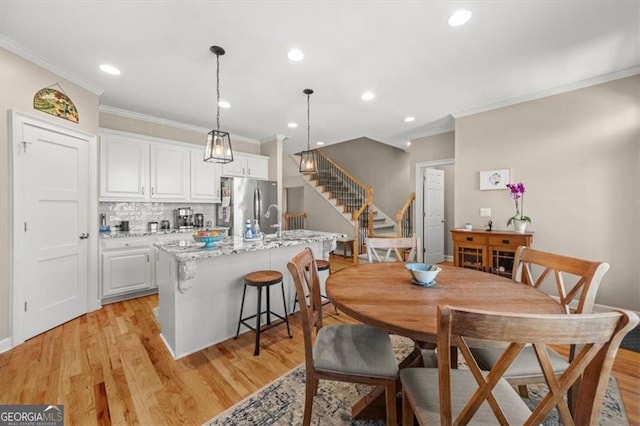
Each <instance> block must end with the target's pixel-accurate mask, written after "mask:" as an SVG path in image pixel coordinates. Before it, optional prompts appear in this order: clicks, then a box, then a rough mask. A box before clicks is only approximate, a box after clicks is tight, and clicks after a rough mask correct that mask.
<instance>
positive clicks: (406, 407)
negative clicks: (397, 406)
mask: <svg viewBox="0 0 640 426" xmlns="http://www.w3.org/2000/svg"><path fill="white" fill-rule="evenodd" d="M413 421H414V417H413V408H412V407H411V403H410V402H409V397H407V394H406V393H405V392H402V426H413Z"/></svg>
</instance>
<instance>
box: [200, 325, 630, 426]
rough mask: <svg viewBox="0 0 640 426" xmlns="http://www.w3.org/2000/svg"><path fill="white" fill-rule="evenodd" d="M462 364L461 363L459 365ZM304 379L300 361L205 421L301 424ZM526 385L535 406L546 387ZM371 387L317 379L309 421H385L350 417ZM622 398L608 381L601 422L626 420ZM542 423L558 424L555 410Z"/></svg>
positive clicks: (402, 347) (404, 349)
mask: <svg viewBox="0 0 640 426" xmlns="http://www.w3.org/2000/svg"><path fill="white" fill-rule="evenodd" d="M392 342H393V344H394V350H395V352H396V357H397V358H398V359H402V358H404V357H405V356H406V355H407V354H408V353H409V352H410V351H411V350H412V349H413V342H412V341H411V340H409V339H405V338H402V337H398V336H392ZM461 367H463V366H462V365H461ZM304 383H305V370H304V365H301V366H299V367H297V368H295V369H293V370H292V371H290V372H289V373H287V374H285V375H284V376H282V377H280V378H279V379H277V380H276V381H274V382H272V383H270V384H268V385H267V386H265V387H264V388H262V389H261V390H259V391H257V392H255V393H254V394H253V395H251V396H249V397H247V398H246V399H244V400H243V401H241V402H239V403H237V404H236V405H234V406H233V407H231V408H230V409H228V410H227V411H225V412H223V413H221V414H219V415H218V416H216V417H215V418H213V419H212V420H209V421H208V422H207V423H205V424H206V425H208V426H221V425H234V426H236V425H237V426H244V425H246V426H254V425H278V426H293V425H300V424H302V414H303V411H304V390H305V384H304ZM528 388H529V398H527V399H525V400H524V401H525V402H526V403H527V405H529V406H530V407H535V405H536V404H537V402H538V401H539V400H540V399H541V395H544V394H545V393H546V391H545V389H544V386H543V385H540V386H528ZM370 390H371V386H368V385H357V384H352V383H342V382H333V381H328V380H320V385H319V387H318V395H317V396H316V397H315V399H314V402H313V416H312V420H311V424H313V425H318V426H345V425H357V426H365V425H366V426H378V425H380V426H381V425H384V424H385V423H384V421H370V420H353V419H352V418H351V406H352V405H353V404H354V402H355V401H357V400H358V399H359V398H360V397H361V396H363V395H366V394H367V393H368V392H369V391H370ZM621 401H622V400H621V398H620V392H619V390H618V386H617V383H616V382H615V379H613V378H612V379H610V381H609V387H608V389H607V394H606V396H605V402H604V407H603V411H602V415H601V417H600V424H601V425H611V426H613V425H616V426H618V425H626V424H628V420H627V416H626V412H625V410H624V406H623V404H622V402H621ZM544 424H545V425H559V424H560V422H559V420H558V418H557V414H556V413H555V410H554V412H553V413H552V414H551V415H550V416H549V417H548V418H547V420H546V421H545V422H544Z"/></svg>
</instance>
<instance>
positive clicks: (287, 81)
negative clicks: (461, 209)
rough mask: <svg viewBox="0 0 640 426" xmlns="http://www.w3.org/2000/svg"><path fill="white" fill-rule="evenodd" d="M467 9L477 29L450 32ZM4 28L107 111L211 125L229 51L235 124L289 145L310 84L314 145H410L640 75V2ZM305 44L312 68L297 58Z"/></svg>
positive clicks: (109, 18)
mask: <svg viewBox="0 0 640 426" xmlns="http://www.w3.org/2000/svg"><path fill="white" fill-rule="evenodd" d="M461 7H464V8H466V9H469V10H470V11H471V12H472V13H473V16H472V18H471V20H470V21H469V22H468V23H467V24H466V25H464V26H462V27H458V28H452V27H449V26H448V25H447V19H448V17H449V15H450V14H451V13H452V12H453V11H455V10H457V9H459V8H461ZM0 19H1V20H0V33H1V37H2V39H1V41H2V45H3V46H4V47H7V48H10V49H12V50H14V51H19V52H20V53H23V55H26V56H29V58H31V59H36V60H37V62H39V63H41V64H42V63H44V64H48V65H49V67H50V68H53V69H55V70H57V71H62V72H63V75H64V76H71V77H73V79H74V81H76V82H83V85H84V86H85V87H88V88H91V89H93V90H94V91H97V92H99V93H101V96H100V103H101V106H103V107H108V109H112V108H115V109H118V110H124V111H128V112H133V113H138V114H144V115H148V116H152V117H157V118H160V119H164V120H171V121H175V122H179V123H184V124H187V125H191V126H197V127H202V128H213V127H215V117H216V111H215V93H216V92H215V63H216V61H215V59H216V58H215V55H213V54H212V53H210V51H209V47H210V46H211V45H219V46H222V47H223V48H224V49H225V50H226V52H227V53H226V55H224V56H222V57H221V58H220V83H221V97H222V99H224V100H227V101H229V102H230V103H231V108H230V109H222V110H221V130H225V131H229V132H231V133H233V134H236V135H241V136H245V137H248V138H252V139H255V140H263V139H266V138H269V137H273V136H274V135H276V134H281V135H286V136H288V137H289V139H288V140H287V141H286V142H285V151H287V152H293V151H295V150H299V149H302V148H304V147H305V146H306V140H307V139H306V138H307V136H306V130H307V126H306V97H305V95H304V94H303V93H302V90H303V89H305V88H311V89H313V90H314V91H315V93H314V94H313V95H312V96H311V144H312V145H314V144H315V142H316V141H319V140H321V141H324V142H325V143H326V144H332V143H337V142H342V141H346V140H350V139H354V138H358V137H363V136H366V137H369V138H371V139H374V140H377V141H380V142H384V143H388V144H391V145H394V146H397V147H400V148H403V149H405V148H406V146H405V145H406V142H407V140H408V139H410V138H415V137H419V136H424V135H428V134H435V133H440V132H442V131H444V130H451V129H452V118H451V115H454V116H455V115H460V114H464V113H466V112H469V111H478V110H481V109H487V108H491V107H492V106H497V105H505V104H508V103H511V102H514V101H517V100H522V99H532V98H535V97H539V96H543V95H548V94H550V93H555V92H559V91H562V90H567V89H568V88H572V87H576V86H580V85H586V84H589V83H592V82H594V81H606V80H608V79H612V78H617V77H620V76H625V75H631V74H635V73H638V72H639V70H640V1H614V0H608V1H542V0H540V1H534V0H532V1H517V0H512V1H471V0H470V1H465V2H459V1H340V2H338V1H177V0H174V1H151V0H147V1H126V2H125V1H78V0H76V1H57V0H50V1H24V0H22V1H10V0H0ZM293 47H297V48H299V49H301V50H302V51H303V52H304V53H305V59H304V60H303V61H302V62H297V63H294V62H291V61H289V60H288V59H287V52H288V50H289V49H291V48H293ZM102 63H109V64H112V65H115V66H117V67H119V68H120V69H121V71H122V74H121V75H120V76H119V77H114V76H109V75H106V74H104V73H102V72H101V71H100V70H99V69H98V66H99V65H100V64H102ZM365 90H370V91H372V92H374V93H375V95H376V97H375V99H374V100H373V101H370V102H364V101H362V100H361V99H360V96H361V94H362V93H363V92H364V91H365ZM409 115H411V116H415V117H416V120H415V121H414V122H412V123H405V122H404V118H405V117H406V116H409ZM291 121H294V122H297V123H298V124H299V127H298V128H297V129H290V128H288V127H287V123H289V122H291ZM203 138H204V136H203Z"/></svg>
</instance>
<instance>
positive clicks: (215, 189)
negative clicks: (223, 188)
mask: <svg viewBox="0 0 640 426" xmlns="http://www.w3.org/2000/svg"><path fill="white" fill-rule="evenodd" d="M203 158H204V149H195V148H191V192H190V194H191V199H192V200H203V201H211V200H213V202H214V203H219V202H220V172H221V171H222V166H221V165H220V164H217V163H209V162H206V161H204V160H203Z"/></svg>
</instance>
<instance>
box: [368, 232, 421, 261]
mask: <svg viewBox="0 0 640 426" xmlns="http://www.w3.org/2000/svg"><path fill="white" fill-rule="evenodd" d="M366 245H367V259H368V260H369V263H373V262H374V259H375V261H377V262H413V261H414V260H415V258H416V246H417V240H416V239H415V238H413V237H406V238H384V237H380V238H375V237H371V238H367V240H366ZM383 250H386V253H385V255H384V258H380V253H379V251H383ZM394 256H395V257H394Z"/></svg>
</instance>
